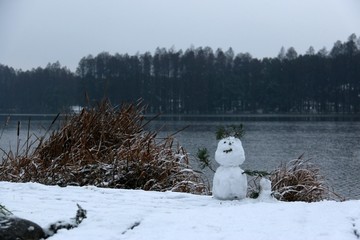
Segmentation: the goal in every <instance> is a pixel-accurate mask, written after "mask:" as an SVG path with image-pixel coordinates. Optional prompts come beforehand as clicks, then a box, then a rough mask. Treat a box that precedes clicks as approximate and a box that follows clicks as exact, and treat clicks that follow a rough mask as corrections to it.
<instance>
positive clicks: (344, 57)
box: [0, 34, 360, 114]
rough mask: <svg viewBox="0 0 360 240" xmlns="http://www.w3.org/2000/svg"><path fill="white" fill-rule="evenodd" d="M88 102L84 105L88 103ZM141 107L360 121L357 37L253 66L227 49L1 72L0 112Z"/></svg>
mask: <svg viewBox="0 0 360 240" xmlns="http://www.w3.org/2000/svg"><path fill="white" fill-rule="evenodd" d="M85 96H86V97H85ZM105 97H106V98H109V99H110V100H111V102H112V103H113V104H114V105H115V104H120V103H122V102H129V101H136V100H138V99H140V98H141V99H143V101H144V103H145V104H147V105H148V109H147V111H148V112H149V113H157V112H162V113H174V114H205V113H212V114H216V113H359V112H360V37H359V38H357V37H356V35H355V34H352V35H350V36H349V37H348V39H347V41H345V42H341V41H337V42H335V44H334V46H333V47H332V49H331V50H330V51H328V50H327V49H326V48H323V49H320V50H319V51H317V52H316V51H315V49H314V48H313V47H309V49H308V50H307V51H306V53H305V54H303V55H299V54H298V53H297V52H296V50H295V49H294V48H293V47H290V48H288V49H285V48H284V47H282V48H281V50H280V52H279V54H278V56H277V57H273V58H263V59H257V58H253V57H252V56H251V54H250V53H240V54H236V55H235V53H234V51H233V50H232V49H231V48H229V49H228V50H226V51H223V50H222V49H217V50H215V51H214V50H213V49H211V48H210V47H199V48H189V49H186V50H185V51H182V50H178V51H177V50H175V49H173V48H171V49H165V48H157V49H156V51H155V52H154V53H153V54H151V53H149V52H146V53H144V54H136V55H128V54H114V55H111V54H109V53H107V52H103V53H100V54H98V55H97V56H95V57H94V56H92V55H89V56H87V57H83V58H82V59H81V60H80V62H79V65H78V68H77V70H76V72H71V71H70V70H69V69H67V68H66V67H62V66H61V65H60V63H58V62H56V63H53V64H48V66H46V67H45V68H40V67H39V68H36V69H32V70H30V71H22V70H14V69H13V68H11V67H8V66H4V65H0V112H6V113H8V112H9V113H30V112H31V113H56V112H59V111H64V110H66V109H68V108H69V106H72V105H82V106H85V105H87V104H89V103H94V102H98V101H100V100H101V99H103V98H105Z"/></svg>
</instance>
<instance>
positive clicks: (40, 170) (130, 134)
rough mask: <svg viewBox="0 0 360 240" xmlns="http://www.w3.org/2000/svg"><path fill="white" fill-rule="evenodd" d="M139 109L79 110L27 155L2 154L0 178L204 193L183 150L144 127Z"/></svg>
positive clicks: (106, 107)
mask: <svg viewBox="0 0 360 240" xmlns="http://www.w3.org/2000/svg"><path fill="white" fill-rule="evenodd" d="M143 111H144V107H143V106H142V103H141V102H138V103H136V104H124V105H122V106H121V107H120V108H119V109H116V108H114V107H113V106H111V104H110V102H109V101H103V102H102V103H101V104H99V106H98V107H96V108H91V109H84V110H83V111H82V112H81V113H80V114H79V115H74V116H72V117H71V118H70V119H68V120H66V121H65V123H64V124H63V126H62V127H61V128H60V130H57V131H54V132H53V133H52V134H51V135H50V137H49V138H48V139H47V140H45V139H44V138H43V139H41V140H40V143H39V145H38V147H37V148H36V149H35V151H34V152H33V154H31V155H30V156H27V155H25V156H17V157H13V156H12V154H8V155H7V157H6V159H4V161H3V163H2V164H1V165H0V180H5V181H16V182H28V181H35V182H39V183H43V184H48V185H60V186H67V185H78V186H83V185H95V186H99V187H110V188H124V189H144V190H156V191H167V190H173V191H181V192H190V193H196V194H209V187H208V186H207V185H206V184H205V183H204V181H203V180H202V177H201V175H200V174H199V173H197V172H195V171H193V170H192V169H191V167H190V166H189V161H188V157H187V154H186V152H185V150H184V149H183V148H181V147H179V146H174V144H173V143H174V140H173V139H172V138H165V139H163V140H161V141H160V140H158V139H156V136H157V132H149V131H146V130H144V126H145V125H146V124H147V123H148V122H145V123H144V117H143V114H142V113H143Z"/></svg>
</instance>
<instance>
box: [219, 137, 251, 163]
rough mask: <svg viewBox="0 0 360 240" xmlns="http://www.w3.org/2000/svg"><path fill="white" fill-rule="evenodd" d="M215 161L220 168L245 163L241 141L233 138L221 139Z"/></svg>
mask: <svg viewBox="0 0 360 240" xmlns="http://www.w3.org/2000/svg"><path fill="white" fill-rule="evenodd" d="M215 160H216V161H217V162H218V163H219V164H220V165H221V166H228V167H233V166H239V165H241V164H242V163H243V162H244V161H245V153H244V149H243V147H242V144H241V141H240V139H238V138H235V137H227V138H223V139H221V140H220V141H219V143H218V146H217V149H216V152H215Z"/></svg>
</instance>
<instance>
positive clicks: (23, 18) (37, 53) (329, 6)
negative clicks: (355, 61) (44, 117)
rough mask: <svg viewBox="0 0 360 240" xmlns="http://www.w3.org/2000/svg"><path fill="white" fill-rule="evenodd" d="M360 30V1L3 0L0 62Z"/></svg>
mask: <svg viewBox="0 0 360 240" xmlns="http://www.w3.org/2000/svg"><path fill="white" fill-rule="evenodd" d="M352 33H355V34H356V35H357V36H360V0H0V63H1V64H5V65H8V66H12V67H14V68H17V69H18V68H21V69H23V70H27V69H31V68H34V67H38V66H41V67H44V66H46V64H47V63H48V62H55V61H57V60H58V61H60V63H61V64H62V65H63V66H67V67H69V68H70V69H71V70H75V69H76V67H77V64H78V62H79V60H80V59H81V58H82V57H84V56H87V55H89V54H92V55H97V54H98V53H100V52H103V51H106V52H109V53H111V54H114V53H120V54H124V53H129V54H136V53H137V52H139V53H144V52H146V51H150V52H154V50H155V49H156V47H165V48H170V47H175V49H176V50H179V49H183V50H185V49H187V48H189V47H190V46H194V47H195V48H196V47H205V46H210V47H212V48H213V49H214V50H216V49H217V48H222V49H223V50H224V51H225V50H227V49H228V48H229V47H232V48H233V50H234V51H235V53H240V52H249V53H251V55H252V56H253V57H257V58H262V57H275V56H276V55H277V54H278V53H279V50H280V48H281V46H284V47H285V48H286V49H287V48H289V47H294V48H295V50H296V51H297V52H298V53H299V54H302V53H304V52H305V51H306V50H307V49H308V48H309V47H310V46H313V47H314V48H315V50H316V51H317V50H319V49H320V48H322V47H324V46H325V47H327V49H331V47H332V46H333V44H334V42H335V41H336V40H341V41H346V40H347V38H348V36H349V35H350V34H352Z"/></svg>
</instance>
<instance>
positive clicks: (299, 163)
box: [270, 155, 341, 202]
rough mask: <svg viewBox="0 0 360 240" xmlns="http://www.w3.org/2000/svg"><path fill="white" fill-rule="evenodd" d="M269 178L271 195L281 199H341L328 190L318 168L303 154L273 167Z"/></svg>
mask: <svg viewBox="0 0 360 240" xmlns="http://www.w3.org/2000/svg"><path fill="white" fill-rule="evenodd" d="M270 179H271V183H272V191H273V195H274V197H276V198H277V199H278V200H281V201H288V202H293V201H304V202H317V201H321V200H324V199H328V198H334V199H337V200H339V199H340V200H341V197H340V196H338V195H337V194H335V193H333V192H332V191H330V189H329V187H328V186H327V185H326V183H325V179H324V177H323V176H322V175H321V174H320V170H319V168H317V167H316V166H315V165H314V164H311V163H310V162H309V161H307V160H304V158H303V155H301V156H300V157H299V158H297V159H295V160H292V161H290V162H289V163H287V164H282V165H281V166H280V167H279V168H277V169H275V170H274V171H273V172H272V173H271V174H270Z"/></svg>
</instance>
